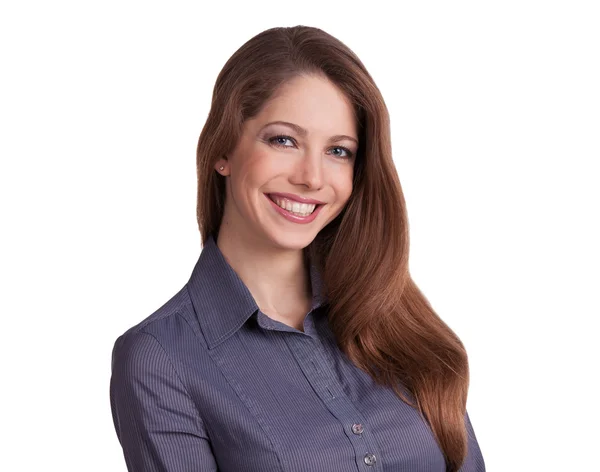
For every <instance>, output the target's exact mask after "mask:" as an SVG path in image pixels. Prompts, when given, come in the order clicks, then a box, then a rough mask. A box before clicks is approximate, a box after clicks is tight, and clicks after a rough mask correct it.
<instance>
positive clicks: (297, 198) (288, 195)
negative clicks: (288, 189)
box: [265, 192, 325, 205]
mask: <svg viewBox="0 0 600 472" xmlns="http://www.w3.org/2000/svg"><path fill="white" fill-rule="evenodd" d="M265 195H267V196H269V195H276V196H278V197H282V198H287V199H289V200H294V201H296V202H298V203H315V204H317V205H324V204H325V202H321V201H319V200H315V199H313V198H306V197H301V196H300V195H294V194H293V193H283V192H270V193H265Z"/></svg>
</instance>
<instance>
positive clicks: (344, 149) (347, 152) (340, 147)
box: [331, 146, 354, 159]
mask: <svg viewBox="0 0 600 472" xmlns="http://www.w3.org/2000/svg"><path fill="white" fill-rule="evenodd" d="M331 149H338V150H340V151H341V152H345V153H346V155H345V156H342V155H340V154H334V155H335V156H336V157H341V158H342V159H352V156H354V153H353V152H352V151H350V149H348V148H345V147H343V146H336V147H334V148H331Z"/></svg>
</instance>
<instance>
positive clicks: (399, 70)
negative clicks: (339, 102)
mask: <svg viewBox="0 0 600 472" xmlns="http://www.w3.org/2000/svg"><path fill="white" fill-rule="evenodd" d="M597 5H598V3H597V2H580V1H563V2H557V1H544V2H541V1H540V2H533V1H525V0H520V1H508V0H503V1H496V2H482V1H479V2H475V1H473V2H465V1H454V2H442V1H440V2H426V1H423V2H395V3H393V2H385V3H384V2H375V1H368V2H356V3H353V2H349V1H344V2H327V1H320V2H306V1H303V2H247V3H244V4H241V3H240V4H239V5H234V4H231V3H228V2H177V1H169V2H166V1H164V2H148V1H147V2H133V1H127V0H120V1H118V2H117V1H104V2H84V1H77V2H76V1H72V2H65V1H54V2H26V1H18V2H17V1H13V2H3V4H2V7H1V9H0V48H1V57H0V59H1V68H2V72H1V74H0V81H1V86H0V126H1V128H0V157H1V167H0V197H1V205H2V206H1V217H2V220H1V221H2V228H3V229H2V232H1V235H2V244H1V245H0V252H1V253H0V257H1V261H0V271H1V287H2V290H1V293H2V295H1V316H2V328H1V333H2V342H1V343H0V349H1V351H2V352H1V354H2V355H1V359H2V360H1V362H2V366H1V367H2V388H1V390H0V395H1V396H2V400H1V402H0V408H1V412H0V413H1V415H0V418H1V420H0V421H1V423H2V427H1V431H2V432H1V433H0V434H2V436H3V437H2V454H0V469H1V470H6V471H11V472H12V471H38V470H60V471H107V470H111V471H125V470H126V469H125V463H124V460H123V457H122V452H121V449H120V445H119V443H118V441H117V437H116V434H115V431H114V427H113V424H112V418H111V413H110V405H109V396H108V386H109V378H110V354H111V349H112V345H113V342H114V340H115V339H116V337H117V336H118V335H119V334H121V333H122V332H123V331H125V330H126V329H127V328H128V327H130V326H132V325H134V324H136V323H137V322H139V321H140V320H142V319H143V318H145V317H146V316H148V315H149V314H150V313H152V312H153V311H154V310H155V309H157V308H158V307H159V306H161V305H162V304H163V303H164V302H165V301H166V300H168V299H169V298H170V297H171V296H172V295H174V294H175V293H176V291H178V290H179V289H180V288H181V287H182V286H183V284H185V283H186V282H187V280H188V278H189V276H190V274H191V270H192V268H193V265H194V264H195V262H196V259H197V257H198V255H199V251H200V237H199V233H198V229H197V224H196V219H195V205H196V202H195V195H196V170H195V147H196V143H197V139H198V135H199V133H200V130H201V128H202V126H203V124H204V120H205V118H206V116H207V113H208V107H209V104H210V97H211V93H212V87H213V85H214V81H215V79H216V76H217V74H218V72H219V70H220V69H221V67H222V66H223V65H224V63H225V61H226V60H227V59H228V58H229V56H230V55H231V54H232V53H233V52H234V51H235V50H236V49H237V48H238V47H239V46H241V45H242V44H243V43H244V42H245V41H246V40H248V39H250V38H251V37H252V36H253V35H255V34H257V33H258V32H260V31H262V30H264V29H266V28H270V27H273V26H292V25H296V24H306V25H310V26H317V27H320V28H322V29H324V30H326V31H327V32H329V33H331V34H333V35H334V36H336V37H338V38H339V39H341V40H342V41H343V42H345V43H346V44H347V45H348V46H350V48H351V49H353V50H354V51H355V52H356V53H357V54H358V56H359V57H360V58H361V59H362V60H363V62H364V63H365V65H366V66H367V68H368V69H369V71H370V73H371V74H372V76H373V77H374V79H375V81H376V83H377V85H378V86H379V87H380V89H381V91H382V93H383V96H384V97H385V100H386V103H387V106H388V108H389V111H390V116H391V124H392V133H393V150H394V159H395V162H396V164H397V168H398V172H399V174H400V180H401V182H402V185H403V188H404V192H405V196H406V200H407V205H408V214H409V221H410V227H411V272H412V274H413V276H414V278H415V280H416V282H417V284H418V285H419V286H420V287H421V289H422V290H423V292H424V293H425V294H426V296H427V297H428V298H429V300H430V301H431V303H432V305H433V306H434V308H435V309H436V310H437V312H438V313H439V314H440V316H442V318H443V319H444V320H445V321H446V322H447V323H448V324H449V325H450V326H451V327H452V328H453V329H454V330H455V331H456V332H457V334H458V335H459V336H460V337H461V339H462V340H463V342H464V343H465V345H466V347H467V350H468V353H469V358H470V366H471V385H470V393H469V400H468V405H467V406H468V410H469V413H470V416H471V420H472V422H473V425H474V427H475V431H476V433H477V437H478V440H479V443H480V446H481V449H482V451H483V454H484V457H485V460H486V464H487V470H488V471H491V472H494V471H502V472H504V471H511V472H516V471H527V472H530V471H564V470H569V471H574V470H585V471H590V470H600V465H599V464H600V461H599V459H598V456H597V448H598V441H599V439H600V434H599V433H598V424H599V420H600V415H599V409H598V398H599V396H600V392H599V388H598V370H599V369H598V360H599V357H600V356H599V355H598V342H597V331H596V329H597V328H596V327H597V324H596V321H597V319H598V317H599V316H600V303H599V301H598V296H599V292H600V290H599V282H600V280H599V279H600V277H599V267H600V257H599V250H598V244H599V241H600V231H599V224H598V219H599V214H600V211H599V204H600V191H599V185H598V180H599V177H600V174H599V171H598V163H599V160H600V136H599V134H600V93H599V90H600V27H599V25H600V15H599V9H598V7H597Z"/></svg>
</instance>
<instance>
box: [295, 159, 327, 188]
mask: <svg viewBox="0 0 600 472" xmlns="http://www.w3.org/2000/svg"><path fill="white" fill-rule="evenodd" d="M290 182H291V183H293V184H295V185H305V186H306V187H307V188H310V189H319V188H321V187H322V186H323V158H322V156H321V154H320V152H317V151H313V152H310V151H307V152H306V153H304V155H303V156H302V157H301V158H300V159H299V162H298V164H297V165H296V167H295V168H294V172H293V173H292V175H291V177H290Z"/></svg>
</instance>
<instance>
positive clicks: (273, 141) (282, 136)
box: [267, 134, 354, 159]
mask: <svg viewBox="0 0 600 472" xmlns="http://www.w3.org/2000/svg"><path fill="white" fill-rule="evenodd" d="M277 139H289V140H290V141H293V142H294V144H295V143H296V140H295V139H294V138H292V137H291V136H287V135H285V134H278V135H277V136H273V137H271V138H269V139H268V140H267V141H268V142H269V143H270V144H272V145H274V146H277V147H283V148H288V147H290V146H284V145H283V144H279V143H278V142H277V141H276V140H277ZM332 149H343V150H344V151H346V156H335V157H339V158H341V159H352V157H353V156H354V153H353V152H352V151H350V149H348V148H346V147H344V146H334V147H333V148H332Z"/></svg>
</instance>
